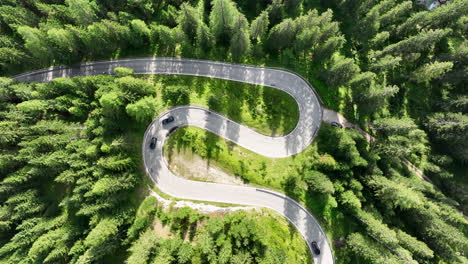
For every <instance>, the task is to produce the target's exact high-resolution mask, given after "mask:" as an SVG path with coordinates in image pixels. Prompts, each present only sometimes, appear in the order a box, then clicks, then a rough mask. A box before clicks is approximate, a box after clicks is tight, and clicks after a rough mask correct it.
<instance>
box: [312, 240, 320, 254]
mask: <svg viewBox="0 0 468 264" xmlns="http://www.w3.org/2000/svg"><path fill="white" fill-rule="evenodd" d="M310 245H311V246H312V251H314V254H315V255H320V248H319V246H318V244H317V242H315V241H312V243H310Z"/></svg>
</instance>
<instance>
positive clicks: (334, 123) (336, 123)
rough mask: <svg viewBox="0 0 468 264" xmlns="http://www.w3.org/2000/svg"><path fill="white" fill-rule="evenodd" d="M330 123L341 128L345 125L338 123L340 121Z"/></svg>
mask: <svg viewBox="0 0 468 264" xmlns="http://www.w3.org/2000/svg"><path fill="white" fill-rule="evenodd" d="M330 125H332V126H334V127H339V128H343V126H342V125H341V124H340V123H338V122H331V123H330Z"/></svg>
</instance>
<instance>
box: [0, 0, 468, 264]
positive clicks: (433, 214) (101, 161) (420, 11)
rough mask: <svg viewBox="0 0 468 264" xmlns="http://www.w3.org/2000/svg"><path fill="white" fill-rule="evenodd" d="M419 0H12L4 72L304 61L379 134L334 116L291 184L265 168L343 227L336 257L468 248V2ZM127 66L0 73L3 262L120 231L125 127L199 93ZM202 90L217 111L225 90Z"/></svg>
mask: <svg viewBox="0 0 468 264" xmlns="http://www.w3.org/2000/svg"><path fill="white" fill-rule="evenodd" d="M420 2H425V1H404V0H379V1H360V0H330V1H314V0H292V1H283V0H273V1H241V0H239V1H233V0H212V1H208V0H205V1H203V0H198V1H180V0H158V1H150V0H141V1H137V0H128V1H111V0H103V1H97V0H65V1H61V0H39V1H19V0H3V1H1V5H0V75H2V76H4V75H11V74H14V73H18V72H21V71H25V70H29V69H33V68H34V69H36V68H41V67H46V66H50V65H58V64H69V65H72V64H74V63H78V62H80V61H85V60H95V59H100V58H119V57H126V56H152V55H156V56H183V57H190V58H205V59H213V60H222V61H234V62H245V63H252V64H266V65H268V66H281V67H285V68H289V69H292V70H295V71H297V72H299V73H300V74H302V75H303V76H304V77H306V78H307V79H308V80H309V81H310V82H311V83H312V84H314V86H315V87H316V88H317V90H318V91H319V93H320V95H321V96H322V98H323V101H324V104H325V106H327V107H329V108H332V109H334V110H338V111H340V112H342V113H343V114H345V116H346V117H347V118H349V119H351V120H352V121H354V122H355V123H357V124H359V125H360V126H361V127H363V128H365V129H366V130H367V131H368V132H369V133H372V134H373V135H374V136H376V138H377V141H376V142H375V143H374V144H370V145H369V144H368V143H367V142H366V141H365V140H364V139H363V138H362V137H360V136H359V135H357V134H356V133H352V132H347V131H341V130H337V129H331V128H329V127H324V128H323V130H322V132H321V137H320V139H319V141H318V142H317V143H316V145H315V148H316V149H315V150H314V151H313V153H312V154H310V156H309V157H308V158H305V159H304V160H305V161H307V162H304V164H303V165H302V166H300V169H298V170H297V171H295V172H294V173H291V175H289V176H290V177H287V179H285V180H284V182H283V184H282V185H281V184H278V182H277V181H276V182H275V181H272V182H273V183H275V184H274V185H275V187H278V186H280V187H281V188H283V190H284V191H285V192H286V193H288V194H290V195H292V196H294V197H296V198H297V199H300V200H302V201H303V202H304V203H306V204H307V205H308V206H309V208H311V209H312V210H314V212H315V213H318V214H320V213H322V214H323V215H325V216H327V219H328V220H327V221H328V228H329V229H331V232H336V234H332V235H333V236H332V237H335V235H338V236H343V237H345V238H346V241H347V242H346V243H347V246H346V247H344V248H342V250H341V249H338V246H337V250H336V251H335V252H336V254H337V255H338V256H339V260H338V261H343V263H350V262H358V261H361V262H368V263H391V262H395V263H400V262H407V263H408V262H409V263H415V262H419V263H437V262H442V263H464V262H466V261H467V260H466V257H465V256H464V255H465V254H466V253H465V251H466V248H467V247H468V241H467V239H466V237H467V222H466V220H465V219H464V218H463V217H462V216H461V214H460V212H459V211H457V210H461V211H462V212H465V213H467V205H468V200H467V199H468V198H467V197H468V195H467V194H468V188H467V181H466V179H467V173H466V172H467V168H466V162H467V161H468V145H467V144H468V131H467V123H468V121H467V102H468V100H467V87H466V84H467V82H466V76H467V62H468V41H467V32H468V28H467V21H468V20H467V19H468V16H467V13H466V10H468V1H467V0H451V1H449V2H448V3H447V4H444V5H442V6H440V7H437V8H435V9H433V10H430V11H429V10H425V9H424V8H423V6H421V5H420ZM116 73H117V75H118V76H119V78H116V79H113V78H111V77H103V76H100V77H90V78H82V79H72V80H69V79H57V80H55V81H53V82H52V83H50V84H32V85H27V84H21V83H15V82H13V81H12V80H10V79H6V78H5V79H4V78H2V79H0V103H1V104H0V111H1V112H0V128H1V130H2V131H1V134H0V146H1V149H0V179H1V181H2V182H1V185H0V201H1V207H0V231H1V233H0V245H2V247H1V248H0V262H1V261H4V262H6V263H20V262H21V261H24V262H25V263H29V262H31V263H35V262H37V263H41V262H49V263H55V262H80V263H87V262H93V260H95V259H101V258H102V257H103V256H108V255H113V254H114V253H115V252H118V249H120V248H121V247H124V246H123V244H122V240H124V239H125V236H126V234H125V232H123V231H122V230H126V229H127V228H128V227H129V226H130V225H131V223H132V221H133V218H134V217H135V203H136V202H135V201H133V200H132V199H130V197H133V196H132V193H134V192H135V190H136V186H137V183H138V182H139V181H140V178H141V173H140V168H139V159H140V157H139V154H138V152H139V146H140V141H141V134H137V133H135V132H132V131H135V130H137V131H141V130H142V129H143V127H144V126H145V124H146V123H147V122H148V121H149V120H151V118H152V117H153V116H154V113H155V112H156V111H157V110H158V105H159V102H161V98H164V99H165V100H167V101H169V102H170V104H183V103H187V101H189V100H190V93H189V92H187V90H185V89H181V87H180V86H178V85H177V84H174V85H171V86H170V87H166V89H164V90H163V92H162V93H158V94H155V92H154V91H156V90H157V89H154V87H151V85H152V84H151V83H150V82H146V81H145V80H142V79H137V78H134V77H133V76H132V73H131V71H130V72H129V71H128V70H125V69H120V70H118V71H117V72H116ZM223 100H224V99H223ZM207 104H208V105H209V106H210V107H212V108H215V109H218V108H219V109H222V108H220V102H219V101H218V100H217V98H216V97H213V98H211V100H209V101H208V102H207ZM216 107H218V108H216ZM271 109H273V108H271ZM227 112H229V110H228V111H227ZM233 112H235V111H233ZM275 114H276V113H275V112H272V115H275ZM116 120H118V122H116ZM270 120H275V119H274V118H271V117H270ZM123 124H124V125H123ZM138 129H140V130H138ZM285 130H287V129H285ZM282 132H284V131H282ZM206 147H209V146H206ZM206 147H205V148H206ZM211 158H213V157H211ZM237 162H238V161H237ZM403 162H405V163H403ZM408 162H411V163H413V164H415V165H416V166H418V167H420V168H422V169H423V170H424V173H425V174H426V175H427V176H429V178H430V179H431V180H432V182H433V183H434V184H435V186H434V185H431V184H429V183H427V182H424V181H421V179H419V178H417V177H416V176H415V175H414V174H413V173H412V172H411V171H409V170H407V168H406V166H405V165H404V164H406V163H408ZM248 165H249V164H248V163H246V162H244V165H242V166H244V167H242V166H240V165H239V168H243V169H244V170H245V169H246V168H248ZM236 166H237V165H236ZM252 166H253V165H252ZM256 166H257V168H263V167H265V166H267V165H263V164H259V165H256ZM264 171H268V168H265V169H264ZM236 173H237V172H236ZM238 174H242V173H238ZM241 176H242V175H241ZM247 178H248V177H247ZM248 179H250V180H251V179H255V177H253V176H252V177H250V178H248ZM259 183H261V184H264V185H266V186H268V184H269V183H267V182H259ZM278 188H279V187H278ZM317 201H320V202H321V203H322V204H323V206H317V205H314V204H317ZM344 219H345V220H344ZM339 222H346V223H347V224H346V225H343V226H342V227H343V228H340V227H339V226H338V225H337V223H339ZM329 232H330V230H329ZM143 234H145V233H143ZM136 237H137V235H134V239H136ZM142 239H143V240H145V239H146V240H147V241H150V242H145V243H143V242H141V243H142V244H144V246H150V244H151V241H152V239H155V238H151V236H150V235H146V236H144V238H142ZM171 243H172V242H171ZM156 244H157V243H156ZM156 244H155V245H154V246H151V247H152V248H147V249H141V248H140V249H138V248H136V246H135V248H133V246H132V248H133V249H132V252H141V251H145V252H147V251H148V252H152V251H153V250H156V249H157V248H158V247H159V246H158V245H159V244H157V245H156ZM102 245H105V246H102ZM165 250H169V249H165ZM183 250H186V251H190V250H191V249H189V247H188V246H184V247H183V248H182V249H180V251H183ZM135 254H137V253H135ZM148 259H149V258H148ZM173 261H175V260H173ZM158 263H162V261H161V262H158Z"/></svg>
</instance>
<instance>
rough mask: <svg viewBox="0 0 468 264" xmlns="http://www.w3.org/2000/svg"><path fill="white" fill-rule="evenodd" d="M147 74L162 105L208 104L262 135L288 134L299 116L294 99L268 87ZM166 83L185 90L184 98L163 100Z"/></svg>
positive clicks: (166, 88)
mask: <svg viewBox="0 0 468 264" xmlns="http://www.w3.org/2000/svg"><path fill="white" fill-rule="evenodd" d="M148 78H149V79H151V80H152V81H153V82H154V84H155V86H156V89H157V94H158V103H159V104H160V105H162V106H164V107H168V106H172V105H173V106H175V105H179V104H190V105H195V106H201V107H205V108H209V109H211V110H213V111H216V112H219V113H220V114H223V115H225V116H227V117H228V118H230V119H232V120H234V121H236V122H238V123H241V124H243V125H246V126H248V127H250V128H252V129H254V130H256V131H257V132H259V133H262V134H265V135H285V134H288V133H289V132H291V131H292V130H293V129H294V128H295V126H296V124H297V121H298V119H299V109H298V106H297V103H296V101H295V100H294V99H293V98H292V97H291V96H290V95H289V94H287V93H285V92H283V91H280V90H278V89H274V88H271V87H266V86H260V85H252V84H246V83H241V82H235V81H226V80H220V79H214V78H207V77H193V76H174V75H151V76H149V77H148ZM168 87H169V88H168ZM170 87H177V89H180V90H179V91H181V93H184V92H187V93H188V98H186V99H183V100H178V101H177V100H166V101H164V100H163V97H164V94H165V93H167V90H168V89H171V88H170ZM161 95H163V96H161ZM174 101H176V102H174Z"/></svg>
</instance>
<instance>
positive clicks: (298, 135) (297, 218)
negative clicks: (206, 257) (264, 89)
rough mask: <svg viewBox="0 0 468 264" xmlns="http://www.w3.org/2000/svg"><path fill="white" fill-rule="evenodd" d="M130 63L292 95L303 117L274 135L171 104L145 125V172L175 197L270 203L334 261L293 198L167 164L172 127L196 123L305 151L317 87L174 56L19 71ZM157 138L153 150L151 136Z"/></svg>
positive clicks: (143, 69) (104, 68)
mask: <svg viewBox="0 0 468 264" xmlns="http://www.w3.org/2000/svg"><path fill="white" fill-rule="evenodd" d="M116 67H127V68H131V69H133V70H134V71H135V73H136V74H174V75H192V76H203V77H211V78H218V79H225V80H231V81H238V82H245V83H250V84H256V85H264V86H269V87H273V88H276V89H279V90H282V91H284V92H286V93H288V94H289V95H291V96H292V97H293V98H294V99H295V100H296V102H297V104H298V108H299V121H298V123H297V125H296V127H295V128H294V130H293V131H292V132H291V133H289V134H288V135H285V136H281V137H270V136H266V135H262V134H259V133H257V132H255V131H254V130H252V129H250V128H248V127H245V126H243V125H240V124H238V123H236V122H234V121H231V120H229V119H227V118H226V117H224V116H222V115H220V114H218V113H215V112H212V111H209V110H207V109H203V108H200V107H195V106H179V107H175V108H172V109H170V110H168V111H166V112H164V113H162V114H161V115H159V117H158V118H156V119H155V120H153V122H152V123H151V124H150V125H149V127H148V128H147V130H146V132H145V135H144V141H143V146H142V152H143V160H144V165H145V168H146V172H147V173H148V175H149V176H150V177H151V179H152V180H153V182H154V183H155V184H156V185H157V187H158V188H159V189H160V190H161V191H163V192H165V193H167V194H169V195H171V196H174V197H177V198H182V199H190V200H200V201H212V202H221V203H234V204H244V205H253V206H258V207H267V208H270V209H272V210H274V211H276V212H278V213H280V214H281V215H283V216H284V217H286V218H287V219H288V220H289V221H290V222H291V223H292V224H293V225H294V226H295V227H296V228H297V229H298V231H299V232H300V233H301V235H302V236H303V237H304V239H305V240H306V241H307V245H308V246H309V249H310V251H311V254H312V256H313V260H314V262H315V263H334V258H333V254H332V249H331V247H330V243H329V241H328V239H327V237H326V234H325V232H324V231H323V229H322V228H321V226H320V224H319V223H318V222H317V220H316V219H315V218H314V217H313V216H312V214H310V213H309V212H308V211H307V210H306V209H305V208H304V207H302V206H301V205H300V204H299V203H297V202H296V201H294V200H293V199H291V198H289V197H287V196H285V195H283V194H280V193H277V192H274V191H270V190H266V189H261V188H254V187H245V186H236V185H228V184H217V183H207V182H198V181H191V180H187V179H184V178H181V177H178V176H176V175H174V174H173V173H172V172H171V171H170V170H169V168H168V164H167V161H166V160H165V158H164V154H163V145H164V142H165V141H166V138H167V136H168V134H169V133H168V132H169V130H170V129H171V128H173V127H175V126H178V127H182V126H195V127H199V128H202V129H205V130H208V131H210V132H213V133H214V134H216V135H219V136H221V137H223V138H225V139H228V140H230V141H232V142H234V143H236V144H238V145H240V146H242V147H244V148H246V149H249V150H251V151H253V152H256V153H258V154H261V155H264V156H267V157H271V158H281V157H288V156H292V155H294V154H297V153H299V152H301V151H303V150H304V149H305V148H306V147H307V146H309V145H310V143H311V142H312V140H313V139H314V138H315V135H316V133H317V132H318V130H319V128H320V124H321V122H322V112H323V110H322V106H321V104H320V101H319V97H318V96H317V95H316V94H315V91H314V90H313V87H311V85H310V84H309V83H308V82H307V81H305V80H304V79H303V78H301V77H300V76H299V75H297V74H295V73H292V72H289V71H285V70H279V69H272V68H264V67H256V66H247V65H240V64H230V63H222V62H213V61H203V60H190V59H176V58H136V59H123V60H112V61H98V62H90V63H82V64H80V65H79V66H78V67H52V68H49V69H43V70H39V71H34V72H28V73H24V74H20V75H17V76H15V77H14V79H16V80H18V81H23V82H48V81H51V80H52V79H54V78H58V77H73V76H88V75H98V74H114V68H116ZM168 116H173V117H174V118H175V121H174V122H172V123H170V124H168V125H167V126H163V125H162V124H161V120H162V119H164V118H167V117H168ZM153 136H154V137H157V139H158V141H157V144H156V148H155V149H150V148H149V144H150V140H151V137H153ZM311 241H317V243H318V245H319V247H320V249H321V253H320V254H319V255H315V254H313V252H312V250H311V245H310V242H311Z"/></svg>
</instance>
